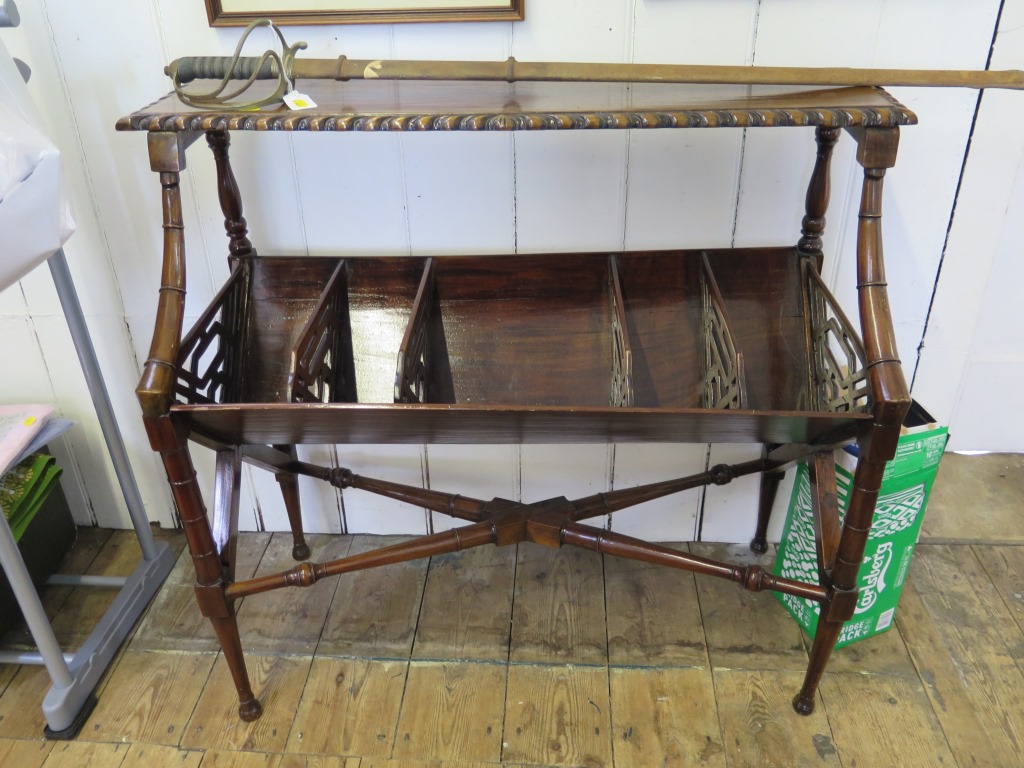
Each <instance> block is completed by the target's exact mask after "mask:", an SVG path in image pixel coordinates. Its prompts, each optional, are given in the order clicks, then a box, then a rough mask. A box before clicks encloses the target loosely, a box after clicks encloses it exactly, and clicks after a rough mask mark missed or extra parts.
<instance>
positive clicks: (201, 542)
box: [147, 416, 263, 721]
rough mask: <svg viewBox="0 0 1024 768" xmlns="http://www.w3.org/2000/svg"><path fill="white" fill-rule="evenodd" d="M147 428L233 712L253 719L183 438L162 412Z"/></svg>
mask: <svg viewBox="0 0 1024 768" xmlns="http://www.w3.org/2000/svg"><path fill="white" fill-rule="evenodd" d="M147 427H148V429H149V434H150V440H151V441H153V442H154V444H155V445H158V446H159V448H158V450H159V451H160V458H161V459H162V460H163V464H164V469H165V471H166V472H167V480H168V482H169V483H170V486H171V493H172V494H173V496H174V504H175V506H176V507H177V510H178V517H179V518H180V520H181V525H182V528H183V529H184V530H185V540H186V541H187V542H188V548H189V552H190V553H191V555H192V563H193V565H194V566H195V569H196V583H195V592H196V601H197V602H198V604H199V610H200V612H201V613H202V614H203V616H205V617H207V618H208V619H209V620H210V622H211V623H212V624H213V629H214V632H216V633H217V639H218V640H219V641H220V646H221V649H222V650H223V652H224V660H225V661H226V662H227V665H228V670H229V671H230V672H231V677H232V679H233V680H234V683H235V690H236V691H237V692H238V702H239V703H238V716H239V717H240V718H242V720H245V721H252V720H255V719H256V718H258V717H259V716H260V715H261V714H262V712H263V709H262V707H261V706H260V703H259V701H257V700H256V696H255V695H254V694H253V692H252V687H251V686H250V685H249V675H248V672H247V671H246V668H245V658H244V656H243V655H242V642H241V639H240V638H239V636H238V623H237V621H236V620H235V610H234V603H233V602H232V601H229V600H228V599H227V596H226V595H225V592H224V587H225V585H224V580H223V574H222V567H221V556H220V553H218V551H217V545H216V543H215V542H214V538H213V533H212V531H211V530H210V524H209V521H208V519H207V516H206V508H205V505H204V504H203V497H202V494H201V493H200V492H199V485H198V483H197V480H196V472H195V469H194V467H193V465H192V458H191V457H190V456H189V453H188V444H187V442H186V437H185V435H184V434H181V433H180V432H179V430H177V429H175V427H174V426H173V425H172V424H171V421H170V419H169V417H166V416H165V417H162V418H161V419H158V420H147Z"/></svg>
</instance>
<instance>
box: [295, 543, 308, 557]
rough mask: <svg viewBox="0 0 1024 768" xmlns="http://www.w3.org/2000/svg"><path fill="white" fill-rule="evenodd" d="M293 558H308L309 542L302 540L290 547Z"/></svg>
mask: <svg viewBox="0 0 1024 768" xmlns="http://www.w3.org/2000/svg"><path fill="white" fill-rule="evenodd" d="M292 559H293V560H309V544H307V543H306V542H302V543H301V544H296V545H295V546H294V547H292Z"/></svg>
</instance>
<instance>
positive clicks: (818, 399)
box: [801, 259, 871, 413]
mask: <svg viewBox="0 0 1024 768" xmlns="http://www.w3.org/2000/svg"><path fill="white" fill-rule="evenodd" d="M801 270H802V271H803V273H804V274H803V281H804V285H805V286H806V289H807V295H806V301H807V310H808V311H807V317H808V319H809V329H808V333H809V338H808V343H809V351H810V360H811V393H812V398H814V400H815V402H814V407H815V408H816V409H817V410H819V411H827V412H832V413H851V412H857V413H860V412H865V411H868V410H870V409H871V389H870V386H869V384H868V379H867V370H866V367H865V365H866V359H867V357H866V355H865V354H864V343H863V342H862V341H861V339H860V336H859V335H858V334H857V331H856V330H854V327H853V324H852V323H851V322H850V321H849V319H848V318H847V317H846V315H845V314H844V313H843V310H842V309H840V307H839V304H838V303H837V302H836V300H835V298H834V297H833V296H832V294H831V293H830V292H829V290H828V288H827V287H825V282H824V281H823V280H822V279H821V276H820V275H819V274H818V272H817V270H816V269H814V268H813V266H812V265H811V263H810V262H809V261H808V260H806V259H804V260H803V262H802V264H801Z"/></svg>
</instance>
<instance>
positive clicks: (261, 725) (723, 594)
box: [0, 457, 1024, 768]
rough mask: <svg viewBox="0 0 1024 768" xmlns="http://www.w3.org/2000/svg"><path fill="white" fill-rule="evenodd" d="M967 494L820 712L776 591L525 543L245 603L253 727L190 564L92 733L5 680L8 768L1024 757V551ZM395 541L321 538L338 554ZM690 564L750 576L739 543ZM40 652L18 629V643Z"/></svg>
mask: <svg viewBox="0 0 1024 768" xmlns="http://www.w3.org/2000/svg"><path fill="white" fill-rule="evenodd" d="M959 460H960V457H957V459H956V460H955V461H954V462H953V463H956V462H958V461H959ZM944 466H945V465H944ZM964 471H965V470H964V468H963V467H962V466H959V465H958V466H956V467H954V472H952V473H951V476H960V475H962V474H964ZM941 480H942V473H941V472H940V482H941ZM956 495H957V494H956V489H955V488H947V489H946V490H945V492H944V493H942V494H939V495H938V496H937V498H939V499H940V503H939V504H936V505H934V506H933V507H932V508H930V509H929V515H930V516H932V518H935V517H939V518H942V519H933V520H932V524H931V530H932V531H934V533H933V534H929V532H928V531H927V530H926V532H925V535H924V537H923V538H922V542H921V544H920V546H919V549H918V552H917V555H916V556H915V558H914V561H913V564H912V566H911V569H910V578H909V580H908V582H907V587H906V589H905V591H904V597H903V602H902V603H901V605H900V608H899V611H898V612H897V620H896V624H895V626H894V628H893V629H892V630H891V631H890V632H888V633H886V634H883V635H881V636H878V637H876V638H872V639H871V640H867V641H864V642H861V643H858V644H855V645H853V646H850V647H848V648H845V649H842V650H841V651H838V652H837V653H836V655H835V656H834V657H833V660H832V663H831V665H830V667H829V672H828V674H827V675H826V677H825V680H824V682H823V684H822V686H821V691H820V694H819V699H818V707H817V710H816V712H815V713H814V714H813V715H812V716H811V717H806V718H805V717H799V716H797V715H796V714H795V713H794V712H793V710H792V708H791V707H790V700H791V698H792V696H793V694H794V692H795V691H796V689H797V688H798V687H799V684H800V681H801V677H802V668H803V665H804V664H806V658H807V650H808V648H809V641H808V640H807V638H806V637H804V636H802V635H801V633H800V632H799V631H798V630H797V629H796V627H795V625H794V624H793V622H792V621H791V620H790V619H789V618H788V616H787V615H786V613H785V612H784V611H783V610H782V608H781V607H780V605H779V604H778V602H777V601H776V600H775V599H774V598H773V597H772V596H771V595H768V594H758V595H752V594H749V593H744V592H740V591H739V590H738V589H737V588H736V586H735V585H733V584H730V583H726V582H723V581H718V580H713V579H710V578H704V577H699V576H697V577H695V576H694V575H692V574H689V573H685V572H677V571H669V570H665V569H658V568H654V567H653V566H649V565H645V564H641V563H635V562H626V561H621V560H614V559H612V558H602V557H601V556H598V555H595V554H592V553H588V552H583V551H580V550H565V551H561V552H558V551H554V550H548V549H543V548H540V547H536V546H534V545H530V544H521V545H519V546H518V547H510V548H506V549H496V548H493V547H487V548H481V549H477V550H471V551H469V552H466V553H460V554H454V555H445V556H442V557H437V558H433V559H431V560H429V561H424V562H421V563H413V564H404V565H396V566H391V567H387V568H382V569H377V570H374V571H368V572H363V573H359V574H353V575H351V576H349V577H342V578H341V579H335V580H332V581H330V582H327V583H324V584H321V585H318V586H317V587H315V588H313V589H310V590H305V591H302V592H300V591H298V590H292V591H278V592H276V593H272V594H271V595H257V596H254V597H250V598H246V599H245V600H244V601H243V605H242V606H241V608H240V610H239V615H240V622H241V624H242V626H243V643H244V644H245V645H246V648H247V650H248V653H247V661H248V665H249V671H250V676H251V679H252V683H253V687H254V690H255V691H256V693H257V695H258V696H259V697H260V699H261V701H262V702H263V704H264V716H263V717H262V718H261V719H260V720H259V721H257V722H256V723H251V724H246V723H241V722H240V721H238V719H237V717H236V715H235V707H236V702H235V696H234V692H233V688H232V686H231V685H230V679H229V675H228V671H227V667H226V665H225V664H224V661H223V659H222V658H221V656H220V654H219V652H218V651H217V647H216V643H215V641H213V638H212V635H211V633H210V631H209V629H208V628H207V627H206V624H205V621H203V620H201V618H200V617H199V616H198V612H197V611H196V610H195V608H194V606H193V604H192V602H191V601H190V600H188V599H186V597H187V593H189V592H190V591H191V590H190V587H189V581H190V575H189V574H190V568H191V565H190V562H189V559H188V554H187V553H183V554H182V555H181V559H180V561H179V563H178V565H177V566H176V568H175V570H174V572H173V574H172V576H171V577H170V578H169V579H168V581H167V583H166V584H165V586H164V588H163V590H162V591H161V593H160V595H158V597H157V598H156V599H155V600H154V602H153V605H152V606H151V607H150V610H149V612H148V613H147V615H146V616H145V617H144V618H143V619H142V620H141V621H140V623H139V627H138V628H137V629H136V631H135V633H134V635H133V637H132V638H131V640H130V641H129V643H128V644H127V646H126V648H125V649H123V650H122V652H121V654H120V655H119V657H118V659H117V660H116V661H115V664H114V665H113V667H112V669H111V670H110V671H109V672H108V674H107V675H106V677H105V678H104V680H103V682H102V684H101V686H100V689H99V706H98V707H97V709H96V710H95V712H94V713H93V714H92V716H91V717H90V718H89V720H88V721H87V722H86V725H85V727H84V729H83V731H82V733H81V735H80V736H79V738H78V740H77V741H75V742H73V743H56V744H54V743H49V742H44V741H41V740H40V738H39V737H40V734H41V731H42V727H43V724H44V723H43V719H42V715H41V713H40V708H39V707H40V704H41V701H42V697H43V695H44V693H45V691H46V688H47V684H48V682H47V679H46V676H45V674H44V673H43V671H42V670H41V669H39V668H35V667H20V668H19V667H9V666H8V667H3V666H0V766H4V768H6V766H12V767H14V766H19V767H20V766H28V767H29V768H59V767H60V766H65V765H67V766H83V765H89V766H100V767H101V768H105V767H106V766H110V767H111V768H133V767H135V766H138V767H139V768H142V767H143V766H145V767H146V768H163V767H164V766H175V767H181V768H250V767H254V768H437V766H451V768H473V767H475V768H480V767H481V766H497V765H505V766H538V765H558V766H562V765H565V766H618V767H619V768H624V767H626V766H628V767H630V768H633V767H634V766H635V767H637V768H640V767H646V766H677V765H678V766H689V765H701V766H723V767H725V766H786V767H788V766H802V765H814V766H818V765H821V766H900V767H901V768H902V766H951V767H953V766H959V767H960V768H967V766H985V765H991V766H1017V765H1021V764H1022V763H1024V598H1022V597H1021V595H1022V591H1024V543H1019V541H1018V537H1017V534H1016V531H1012V532H1011V534H1010V536H1009V537H1008V542H1007V543H1000V542H999V541H998V540H996V539H993V538H992V537H990V536H988V535H987V529H986V537H985V538H984V539H983V540H979V539H978V537H977V528H974V527H972V526H970V525H969V524H967V523H965V524H963V525H962V527H961V528H960V529H959V530H961V531H962V532H963V535H962V538H959V536H960V534H959V533H958V529H957V527H956V521H955V520H954V519H953V518H955V517H963V515H962V509H963V507H962V506H960V507H959V510H960V511H958V509H957V505H960V504H961V503H962V500H960V499H957V498H956ZM942 499H949V501H948V502H942ZM1007 499H1008V501H1007V503H1009V504H1013V503H1014V500H1015V499H1016V496H1015V495H1014V494H1013V493H1010V494H1007ZM987 503H998V500H997V501H995V502H993V501H992V499H991V498H989V500H988V501H987ZM947 509H948V510H949V511H948V513H947V512H946V510H947ZM1014 511H1016V512H1019V509H1018V510H1014ZM996 514H1003V515H1006V516H1007V518H1009V513H1008V512H1006V511H1005V510H1004V511H1003V512H1000V513H996ZM929 536H931V538H929ZM170 538H171V540H172V542H173V543H174V544H175V546H177V547H181V546H182V541H181V538H180V535H174V534H171V535H170ZM130 539H131V536H130V534H127V533H124V532H115V533H113V534H109V533H105V534H97V533H96V532H87V533H86V535H85V536H84V537H83V539H82V541H83V546H82V547H81V548H79V549H77V550H76V551H74V552H73V554H72V556H71V560H70V561H69V564H70V567H71V568H73V569H75V570H77V571H78V572H88V573H106V572H119V571H122V570H124V568H125V567H126V566H125V560H126V554H127V553H129V552H130V551H131V544H130ZM394 541H395V539H394V537H389V538H386V539H385V538H383V537H381V538H375V537H368V536H353V537H347V536H317V537H311V544H312V546H313V549H314V554H316V553H317V552H319V553H321V554H320V555H319V557H320V558H321V559H325V558H329V557H338V556H341V555H343V554H344V553H346V552H358V551H365V550H367V549H370V548H373V547H374V546H378V545H380V544H382V543H393V542H394ZM673 546H676V547H678V548H680V549H682V550H689V551H692V552H695V553H699V554H702V555H708V556H713V557H714V556H717V557H725V558H730V559H734V560H739V561H749V562H756V561H758V558H756V557H754V556H753V555H751V554H750V553H749V552H748V551H747V550H746V549H745V548H744V547H737V546H732V545H709V544H677V545H673ZM290 549H291V544H290V537H289V536H288V535H283V534H274V535H269V534H243V536H242V541H241V545H240V550H239V552H240V565H239V569H240V571H241V572H244V573H246V574H252V573H262V572H268V571H270V570H271V569H276V568H279V567H280V566H282V565H287V563H288V553H289V552H290ZM767 560H768V561H769V562H770V558H768V559H767ZM129 567H130V566H129ZM346 579H348V580H347V581H346ZM44 598H45V601H46V605H47V609H48V611H50V612H51V614H52V615H53V616H54V617H55V623H56V624H57V626H58V627H59V628H60V629H61V634H62V635H64V638H65V639H67V640H68V641H69V642H73V641H74V640H75V638H77V637H79V636H82V635H83V629H82V626H83V622H87V621H88V620H89V617H88V616H86V615H85V614H86V613H87V612H88V611H89V610H90V609H92V608H94V609H95V610H101V609H102V607H103V606H104V604H105V601H104V600H102V599H92V600H79V601H76V600H75V596H74V595H72V594H70V591H69V590H67V589H63V590H54V591H52V593H50V594H47V595H45V596H44ZM314 598H315V599H314ZM83 606H84V607H83ZM24 640H25V636H24V634H23V633H21V632H19V630H18V629H17V628H8V631H7V632H6V633H5V634H4V640H3V644H6V645H7V646H12V647H21V646H23V645H24Z"/></svg>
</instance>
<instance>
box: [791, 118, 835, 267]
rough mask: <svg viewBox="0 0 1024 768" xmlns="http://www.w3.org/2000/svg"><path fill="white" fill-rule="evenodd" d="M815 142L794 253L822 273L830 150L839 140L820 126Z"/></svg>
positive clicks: (830, 131)
mask: <svg viewBox="0 0 1024 768" xmlns="http://www.w3.org/2000/svg"><path fill="white" fill-rule="evenodd" d="M814 139H815V141H816V142H817V143H818V156H817V158H816V159H815V162H814V171H813V173H812V174H811V181H810V184H808V185H807V198H806V200H805V210H806V211H807V215H805V216H804V219H803V224H802V226H801V228H800V234H801V237H800V241H799V242H798V243H797V246H796V247H797V250H798V251H799V252H800V253H801V254H802V255H804V256H811V257H813V258H814V259H815V263H816V265H817V267H818V271H819V272H820V271H821V262H822V244H821V237H822V235H823V234H824V232H825V213H826V212H827V211H828V201H829V194H830V189H829V188H830V186H831V185H830V166H831V162H832V149H833V147H835V145H836V141H837V140H838V139H839V129H838V128H826V127H821V126H819V127H818V128H816V129H815V132H814Z"/></svg>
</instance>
